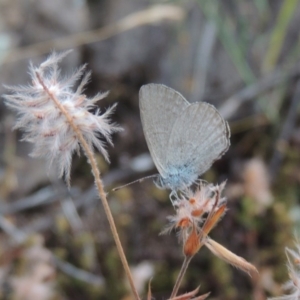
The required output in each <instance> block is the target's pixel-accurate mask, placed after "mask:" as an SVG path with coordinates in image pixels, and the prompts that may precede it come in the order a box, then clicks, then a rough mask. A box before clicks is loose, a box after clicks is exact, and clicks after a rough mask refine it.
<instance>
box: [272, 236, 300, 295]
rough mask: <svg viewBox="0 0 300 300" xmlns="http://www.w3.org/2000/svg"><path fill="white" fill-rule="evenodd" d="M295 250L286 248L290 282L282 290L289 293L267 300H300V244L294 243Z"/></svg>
mask: <svg viewBox="0 0 300 300" xmlns="http://www.w3.org/2000/svg"><path fill="white" fill-rule="evenodd" d="M295 246H296V250H293V249H290V248H286V249H285V253H286V257H287V268H288V273H289V277H290V280H289V281H288V282H286V283H285V284H284V286H283V288H284V289H285V290H287V291H289V292H290V293H289V294H288V295H284V296H280V297H275V298H269V300H298V299H300V243H299V241H298V240H296V242H295Z"/></svg>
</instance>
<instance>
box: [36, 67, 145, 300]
mask: <svg viewBox="0 0 300 300" xmlns="http://www.w3.org/2000/svg"><path fill="white" fill-rule="evenodd" d="M36 76H37V78H38V80H39V82H40V84H41V85H42V87H43V89H44V90H45V92H46V93H47V94H48V95H49V97H50V98H51V100H53V102H54V103H55V105H56V106H57V107H58V108H59V109H60V111H61V112H62V113H63V114H64V116H65V117H66V119H67V121H68V123H69V124H70V126H71V127H72V129H73V130H74V132H75V133H76V135H77V137H78V139H79V141H80V143H81V146H82V148H83V150H84V152H85V155H86V157H87V158H88V162H89V163H90V165H91V168H92V173H93V175H94V178H95V184H96V187H97V189H98V192H99V197H100V199H101V201H102V204H103V208H104V211H105V214H106V216H107V219H108V222H109V226H110V229H111V232H112V235H113V238H114V240H115V243H116V246H117V250H118V253H119V256H120V259H121V261H122V264H123V268H124V270H125V273H126V275H127V278H128V280H129V284H130V287H131V291H132V293H133V294H134V297H135V299H136V300H140V297H139V295H138V292H137V290H136V288H135V285H134V282H133V278H132V274H131V271H130V268H129V265H128V262H127V259H126V256H125V253H124V250H123V247H122V244H121V241H120V238H119V234H118V231H117V228H116V225H115V221H114V218H113V216H112V213H111V210H110V208H109V205H108V202H107V198H106V193H105V191H104V188H103V183H102V180H101V177H100V171H99V169H98V166H97V162H96V159H95V156H94V153H93V152H92V150H91V149H90V147H89V145H88V143H87V142H86V140H85V139H84V137H83V135H82V133H81V131H80V130H79V129H78V127H77V126H76V125H75V124H74V122H73V119H72V117H71V116H70V115H69V114H68V112H67V111H66V110H65V108H64V107H63V105H61V103H60V102H59V101H58V99H57V98H56V97H55V95H54V94H53V93H51V92H50V91H49V89H48V88H47V86H46V85H45V84H44V82H43V80H42V78H41V76H40V74H39V73H38V72H36Z"/></svg>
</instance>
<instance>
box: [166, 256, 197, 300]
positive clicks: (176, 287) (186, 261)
mask: <svg viewBox="0 0 300 300" xmlns="http://www.w3.org/2000/svg"><path fill="white" fill-rule="evenodd" d="M192 258H193V256H185V257H184V261H183V263H182V266H181V270H180V272H179V274H178V277H177V280H176V283H175V285H174V288H173V291H172V294H171V297H170V299H172V298H174V297H176V295H177V293H178V290H179V287H180V285H181V282H182V279H183V277H184V275H185V272H186V270H187V268H188V266H189V263H190V261H191V260H192Z"/></svg>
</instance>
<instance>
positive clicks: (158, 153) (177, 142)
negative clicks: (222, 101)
mask: <svg viewBox="0 0 300 300" xmlns="http://www.w3.org/2000/svg"><path fill="white" fill-rule="evenodd" d="M139 106H140V114H141V120H142V125H143V130H144V134H145V138H146V142H147V145H148V148H149V151H150V153H151V156H152V159H153V161H154V164H155V166H156V168H157V170H158V172H159V175H158V176H157V178H156V180H155V184H156V185H157V186H158V187H159V188H167V189H170V190H171V191H172V193H175V194H176V193H177V191H184V190H186V189H187V188H188V187H190V186H191V185H192V184H193V183H195V182H197V179H198V177H199V176H200V175H201V174H203V173H204V172H205V171H207V170H208V169H209V168H210V166H211V165H212V163H213V162H214V161H215V160H217V159H219V158H220V157H221V156H222V155H223V154H224V153H225V152H226V151H227V149H228V147H229V145H230V140H229V138H230V129H229V126H228V123H227V122H226V121H225V120H224V119H223V118H222V116H221V115H220V114H219V112H218V111H217V110H216V108H215V107H214V106H212V105H211V104H208V103H205V102H196V103H189V102H188V101H187V100H186V99H185V98H184V97H183V96H182V95H181V94H180V93H178V92H176V91H175V90H173V89H171V88H169V87H167V86H165V85H162V84H153V83H151V84H147V85H144V86H142V87H141V89H140V92H139Z"/></svg>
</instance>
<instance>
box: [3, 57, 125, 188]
mask: <svg viewBox="0 0 300 300" xmlns="http://www.w3.org/2000/svg"><path fill="white" fill-rule="evenodd" d="M69 52H70V51H67V52H64V53H61V54H56V53H53V54H52V55H50V56H49V57H48V59H47V60H46V61H45V62H43V63H42V64H41V65H40V66H38V67H34V66H33V65H32V64H31V65H30V68H29V74H30V76H31V81H32V82H31V84H30V85H28V86H21V87H7V88H8V89H9V90H10V94H9V95H5V96H4V98H5V103H6V105H7V106H8V107H10V108H12V109H13V110H15V111H16V112H17V115H18V121H17V123H16V125H15V129H16V128H20V129H22V130H23V131H24V136H23V140H25V141H28V142H31V143H33V144H34V148H33V151H32V153H31V155H32V156H35V157H46V158H47V159H48V161H49V165H52V164H55V165H56V166H57V167H58V171H59V176H60V177H61V176H63V175H64V176H65V179H66V180H67V182H68V183H69V181H70V169H71V163H72V154H73V153H74V151H76V152H77V153H79V150H80V143H79V138H78V135H77V134H76V132H75V131H74V126H75V128H77V130H78V132H80V133H81V134H82V136H83V138H84V139H85V141H86V142H87V144H88V145H89V146H90V148H91V149H93V148H96V149H97V150H98V151H100V152H101V153H102V154H103V156H104V157H105V159H106V160H107V161H109V158H108V154H107V151H106V149H105V144H104V142H103V141H101V140H100V139H99V136H102V137H104V138H105V139H106V141H107V142H108V143H110V144H112V140H111V134H112V133H114V132H117V131H120V130H121V128H120V127H118V126H117V125H116V124H113V123H111V122H110V116H111V114H112V113H113V111H114V109H115V105H114V106H112V107H111V108H110V109H108V110H107V111H106V112H105V113H104V114H100V110H99V109H97V107H96V105H95V103H96V102H97V101H99V100H101V99H103V98H104V97H105V96H106V95H107V94H108V93H103V94H100V93H99V94H97V95H96V96H94V97H93V98H88V97H87V96H86V95H85V94H83V91H84V87H85V85H86V84H87V82H88V81H89V78H90V72H85V68H86V66H85V65H84V66H82V67H80V68H79V69H78V70H76V71H75V72H74V73H73V74H71V76H69V77H65V78H63V77H62V76H61V74H60V73H61V70H60V69H59V67H58V63H59V62H60V61H61V60H62V59H63V58H64V57H65V56H66V55H67V54H68V53H69ZM79 79H81V80H80V82H79V84H78V86H77V87H75V85H76V83H77V82H78V80H79ZM54 100H56V101H57V102H58V103H59V104H60V105H61V107H62V108H63V110H64V111H65V112H66V113H67V114H68V115H69V120H68V118H66V115H65V114H64V113H63V112H62V110H61V109H60V108H59V106H58V105H57V104H56V103H55V101H54ZM91 109H93V110H96V111H95V113H91V112H90V110H91ZM70 120H71V122H72V123H73V126H71V125H72V124H71V122H70Z"/></svg>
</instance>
